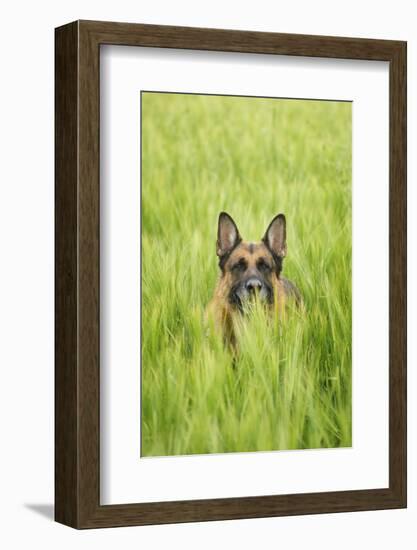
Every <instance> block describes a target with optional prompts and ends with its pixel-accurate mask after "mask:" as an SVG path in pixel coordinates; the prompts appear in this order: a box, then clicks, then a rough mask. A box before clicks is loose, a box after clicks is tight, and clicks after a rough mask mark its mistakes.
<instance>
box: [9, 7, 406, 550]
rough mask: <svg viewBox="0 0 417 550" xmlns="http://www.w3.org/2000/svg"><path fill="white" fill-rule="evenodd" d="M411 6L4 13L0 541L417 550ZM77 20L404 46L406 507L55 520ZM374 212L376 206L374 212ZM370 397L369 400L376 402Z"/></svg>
mask: <svg viewBox="0 0 417 550" xmlns="http://www.w3.org/2000/svg"><path fill="white" fill-rule="evenodd" d="M414 5H415V2H413V0H409V1H406V0H397V1H396V2H387V1H386V0H380V1H378V2H375V1H371V0H361V1H357V0H350V1H349V2H345V3H339V2H335V1H334V0H315V1H311V0H298V1H297V0H294V1H293V2H288V1H286V2H283V1H279V0H271V1H268V0H258V1H257V2H247V1H243V0H237V1H236V0H233V1H232V0H229V2H225V1H224V0H211V1H210V2H205V3H200V2H195V1H192V0H175V1H165V2H164V1H163V0H152V1H151V0H149V1H148V2H141V3H139V2H132V1H130V2H129V1H127V0H117V1H116V0H112V1H108V0H101V1H99V0H83V1H80V0H72V1H71V2H68V1H66V2H55V3H52V2H45V1H42V0H41V1H38V2H29V1H19V0H15V1H14V2H13V3H11V2H9V3H8V4H3V5H2V7H1V8H0V15H1V21H2V30H1V33H0V42H1V47H0V52H1V65H0V68H1V70H0V75H1V76H0V79H1V85H0V97H1V101H0V141H1V143H0V145H1V149H0V150H1V153H2V154H1V157H0V189H1V199H0V260H1V269H0V335H1V336H0V366H1V382H0V419H1V421H0V429H1V432H0V437H1V452H0V517H1V519H2V522H1V523H2V527H1V529H0V544H1V545H2V547H3V548H7V549H14V548H24V547H27V546H31V547H35V548H38V547H39V548H40V547H44V548H48V549H49V548H51V549H52V548H60V549H66V548H68V549H69V548H71V549H72V548H74V546H75V545H76V547H77V548H91V545H92V544H94V545H95V546H96V547H97V548H103V549H104V548H114V547H119V548H123V549H125V548H136V547H138V546H140V547H142V548H146V547H149V548H164V547H166V546H168V547H170V548H195V547H198V548H216V547H218V548H227V547H233V548H235V547H240V548H252V547H254V546H258V547H269V546H271V547H277V546H281V547H286V548H312V549H315V548H320V550H326V549H332V550H333V549H334V548H335V547H336V548H338V550H342V549H344V548H353V547H358V548H365V547H366V546H369V547H372V548H378V549H380V550H383V549H385V548H392V547H394V546H395V547H398V548H401V549H411V548H416V544H417V476H416V472H417V460H416V458H417V376H416V371H415V369H416V364H417V338H416V337H415V334H416V329H417V292H416V285H415V284H414V282H415V281H416V280H417V238H416V237H417V190H416V186H415V181H416V176H417V161H416V158H417V157H416V154H415V151H416V150H417V116H416V115H417V110H416V107H417V13H416V11H417V10H416V9H415V7H414ZM74 19H103V20H110V21H128V22H141V23H156V24H158V23H159V24H173V25H188V26H202V27H218V28H231V29H232V28H235V29H251V30H259V31H277V32H294V33H310V34H330V35H339V36H357V37H373V38H391V39H401V40H408V54H409V57H408V59H409V62H408V66H409V72H408V90H409V92H408V99H409V126H408V137H409V171H408V178H409V179H408V181H409V201H408V203H409V224H408V228H409V294H408V295H409V302H408V303H409V334H410V342H409V477H408V479H409V484H408V487H409V508H408V510H397V511H383V512H363V513H354V514H333V515H324V516H308V517H293V518H277V519H260V520H245V521H233V522H215V523H204V524H189V525H187V524H184V525H176V526H156V527H140V528H125V529H107V530H101V531H84V532H77V531H74V530H71V529H69V528H66V527H63V526H61V525H58V524H55V523H53V522H52V515H53V510H52V502H53V444H54V443H53V275H54V270H53V265H54V263H53V261H54V257H53V221H54V218H53V199H54V194H53V171H54V156H53V155H54V145H53V144H54V111H53V103H54V27H55V26H58V25H61V24H64V23H66V22H69V21H72V20H74ZM371 212H372V207H371V205H370V213H371ZM371 399H372V397H371V396H370V400H371Z"/></svg>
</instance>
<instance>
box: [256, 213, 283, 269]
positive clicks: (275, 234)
mask: <svg viewBox="0 0 417 550" xmlns="http://www.w3.org/2000/svg"><path fill="white" fill-rule="evenodd" d="M262 240H263V242H264V243H265V244H266V246H267V247H268V248H269V249H270V250H271V252H273V253H274V254H276V255H277V256H278V257H280V258H284V257H285V256H286V254H287V229H286V221H285V216H284V214H278V216H275V218H274V219H273V220H272V222H271V223H270V224H269V227H268V229H267V230H266V233H265V235H264V238H263V239H262Z"/></svg>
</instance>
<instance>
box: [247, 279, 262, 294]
mask: <svg viewBox="0 0 417 550" xmlns="http://www.w3.org/2000/svg"><path fill="white" fill-rule="evenodd" d="M245 288H246V290H247V291H248V292H252V293H253V292H255V291H257V290H261V288H262V282H261V281H260V280H259V279H257V278H256V277H251V278H250V279H249V280H247V281H246V284H245Z"/></svg>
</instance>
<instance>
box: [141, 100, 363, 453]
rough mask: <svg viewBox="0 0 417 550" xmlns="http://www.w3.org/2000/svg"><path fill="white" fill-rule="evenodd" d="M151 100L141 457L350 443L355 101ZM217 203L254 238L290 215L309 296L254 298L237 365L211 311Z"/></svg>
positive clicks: (292, 270)
mask: <svg viewBox="0 0 417 550" xmlns="http://www.w3.org/2000/svg"><path fill="white" fill-rule="evenodd" d="M141 101H142V106H141V109H142V129H141V131H142V144H141V147H142V241H141V246H142V280H141V285H142V286H141V293H142V294H141V295H142V329H141V330H142V340H141V346H142V349H141V358H142V364H141V369H142V372H141V383H142V387H141V394H142V406H141V455H142V456H161V455H187V454H195V453H226V452H245V451H270V450H289V449H313V448H331V447H349V446H351V442H352V423H351V418H352V402H351V400H352V391H351V361H352V354H351V351H352V350H351V342H352V333H351V321H352V306H351V276H352V271H351V172H352V169H351V168H352V167H351V138H352V136H351V116H352V112H351V104H350V103H343V102H330V101H305V100H302V101H301V100H281V99H262V98H241V97H227V96H201V95H185V94H166V93H142V95H141ZM222 210H225V211H226V212H228V213H229V214H230V215H231V216H232V217H233V219H234V220H235V221H236V223H237V225H238V227H239V230H240V233H241V235H242V237H243V238H244V239H248V240H259V239H260V238H261V237H262V236H263V235H264V233H265V230H266V228H267V226H268V224H269V222H270V220H271V219H272V218H273V217H274V216H275V215H276V214H278V213H279V212H283V213H284V214H285V215H286V218H287V244H288V253H287V257H286V259H285V261H284V270H283V275H284V276H285V277H287V278H289V279H290V280H292V281H293V282H294V283H295V284H296V285H297V286H298V288H299V289H300V291H301V293H302V296H303V300H304V305H305V308H304V310H295V309H294V310H291V311H290V312H289V315H288V318H287V320H286V321H285V322H279V323H277V322H271V319H270V317H269V316H268V315H266V314H265V312H264V311H263V310H262V309H261V308H259V307H258V308H255V309H254V311H253V313H252V314H251V315H249V316H247V317H246V318H245V319H243V320H242V321H241V323H240V325H239V334H238V336H239V349H240V353H239V356H238V357H237V359H236V360H235V362H234V365H233V361H232V356H231V353H230V352H229V351H228V350H227V349H224V347H223V344H222V341H221V339H220V338H219V337H218V336H217V335H216V334H215V333H214V332H213V330H210V327H209V326H207V323H206V322H205V317H204V312H205V308H206V306H207V303H208V302H209V300H210V298H211V296H212V293H213V290H214V287H215V283H216V279H217V277H218V276H219V270H218V266H217V256H216V252H215V241H216V232H217V219H218V215H219V212H220V211H222Z"/></svg>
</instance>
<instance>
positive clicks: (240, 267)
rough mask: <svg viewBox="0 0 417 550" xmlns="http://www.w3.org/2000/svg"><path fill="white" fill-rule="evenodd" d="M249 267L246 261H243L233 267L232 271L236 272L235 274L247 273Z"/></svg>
mask: <svg viewBox="0 0 417 550" xmlns="http://www.w3.org/2000/svg"><path fill="white" fill-rule="evenodd" d="M247 267H248V265H247V263H246V262H245V260H243V259H241V260H239V261H238V262H236V263H235V264H233V265H232V271H235V272H239V271H245V270H246V268H247Z"/></svg>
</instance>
